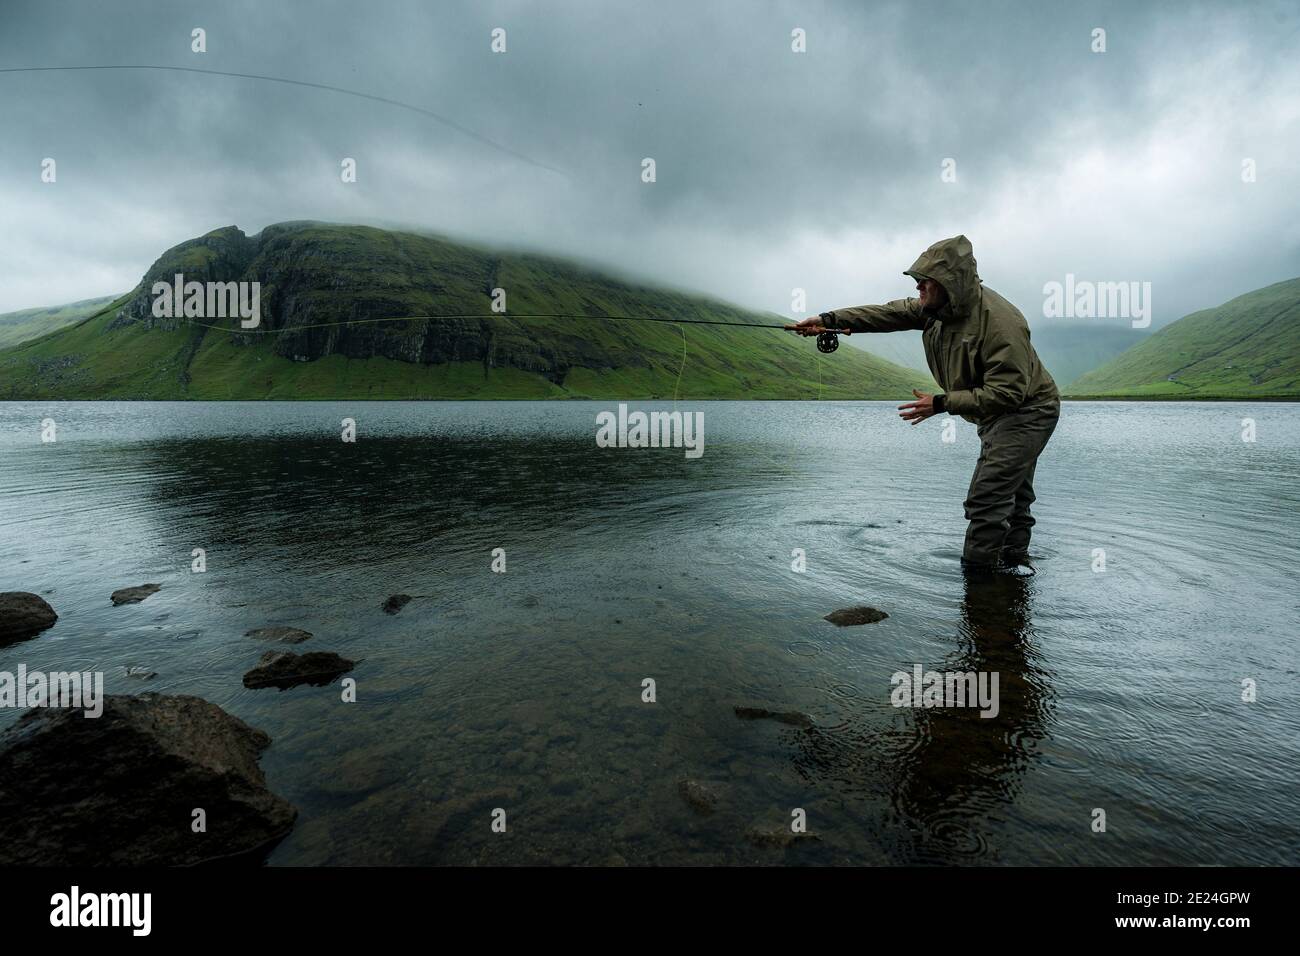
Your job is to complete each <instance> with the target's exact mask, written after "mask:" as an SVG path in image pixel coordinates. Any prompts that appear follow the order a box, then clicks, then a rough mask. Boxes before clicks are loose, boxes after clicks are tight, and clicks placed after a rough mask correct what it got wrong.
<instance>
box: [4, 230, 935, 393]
mask: <svg viewBox="0 0 1300 956" xmlns="http://www.w3.org/2000/svg"><path fill="white" fill-rule="evenodd" d="M176 272H183V273H184V274H185V277H186V280H191V279H198V280H200V281H205V280H216V281H230V280H246V281H253V280H256V281H259V282H261V284H262V285H261V300H262V326H261V329H262V330H265V331H263V332H259V333H248V332H243V331H241V330H240V329H239V328H238V319H236V318H231V319H194V320H186V319H159V318H155V317H153V316H152V313H151V306H152V295H151V287H152V283H153V281H154V280H155V279H166V280H168V281H170V279H171V276H172V275H173V274H174V273H176ZM494 288H503V289H505V290H506V294H507V304H508V309H509V313H513V314H519V313H533V312H562V313H574V314H577V315H591V316H593V318H590V319H587V318H539V319H526V318H512V317H510V316H509V315H505V316H492V317H490V318H466V319H444V320H437V319H420V318H414V319H403V318H394V319H393V320H392V321H376V320H386V319H388V318H390V317H402V316H412V315H428V314H444V315H445V314H449V313H472V314H474V315H476V316H479V315H488V314H490V291H491V290H492V289H494ZM600 314H613V315H650V316H665V317H671V318H681V319H710V320H720V321H729V322H770V323H776V324H779V323H780V322H781V321H782V319H781V318H780V317H778V316H775V315H764V314H758V313H752V312H748V311H746V310H743V309H740V308H737V307H735V306H732V305H728V304H726V303H724V302H719V301H715V300H711V299H708V298H705V297H702V296H699V295H692V294H688V293H684V292H679V291H674V290H668V289H662V288H655V287H651V286H646V285H640V284H637V283H635V282H630V281H627V280H623V279H616V278H612V277H609V276H606V275H602V274H600V273H598V272H595V271H592V270H591V269H589V268H587V267H584V266H579V265H576V264H573V263H569V262H563V261H559V260H554V259H548V258H545V257H540V256H534V255H527V254H520V253H497V252H493V251H490V250H484V249H478V248H475V247H472V246H468V245H464V244H460V243H454V242H450V241H447V240H445V239H441V238H437V237H433V236H425V235H418V234H414V233H403V232H391V231H386V230H380V229H372V228H369V227H358V226H340V225H330V224H323V223H281V224H279V225H276V226H269V227H267V228H266V229H265V230H264V231H263V232H262V233H261V234H260V235H259V236H256V237H247V236H245V235H244V234H243V233H242V232H240V231H239V230H238V229H235V228H234V227H227V228H225V229H219V230H215V231H214V232H212V233H209V234H207V235H206V236H203V237H200V238H199V239H195V240H191V241H189V242H186V243H182V244H181V245H180V246H177V247H175V248H173V249H171V250H168V252H167V253H165V254H164V255H163V256H162V257H161V258H160V259H159V260H158V262H156V263H155V264H154V266H153V267H152V268H151V269H150V270H149V272H148V273H147V274H146V276H145V278H144V280H143V281H142V282H141V284H140V286H138V287H137V288H136V289H135V290H133V291H132V292H131V293H128V294H127V295H126V296H124V297H123V298H121V299H118V300H115V301H114V302H113V303H112V304H111V305H110V306H109V307H108V308H105V309H102V310H101V311H99V312H97V313H95V314H94V315H92V316H90V317H89V318H87V319H85V320H83V321H82V322H80V323H78V324H76V325H74V326H72V327H69V328H65V329H62V330H60V331H57V332H55V333H53V334H50V335H46V336H43V337H42V338H40V339H36V340H33V341H29V342H25V343H23V344H21V345H18V346H16V347H11V348H8V349H5V350H0V398H6V399H18V398H69V399H71V398H131V399H183V398H189V399H269V398H275V399H289V398H298V399H329V398H372V399H396V398H446V399H454V398H570V397H572V398H633V399H634V398H672V397H673V396H674V395H675V394H676V395H678V396H679V397H681V398H698V399H710V398H782V399H812V398H817V397H819V396H820V397H823V398H827V399H831V398H897V397H905V396H907V395H909V393H910V389H911V388H913V387H932V385H931V383H929V379H928V376H925V375H922V374H919V373H917V372H915V371H912V370H908V369H902V368H899V367H897V366H895V365H892V364H891V363H888V362H885V361H882V360H880V359H878V358H875V357H874V356H871V355H868V354H865V353H862V352H860V351H859V350H857V349H845V348H841V349H840V350H839V351H838V352H836V353H834V354H833V355H825V356H823V355H820V354H819V353H818V352H817V351H816V348H815V346H814V345H813V343H812V341H811V340H808V339H798V338H796V337H795V336H793V335H790V334H789V333H785V332H781V331H778V330H767V329H748V328H743V329H728V328H725V327H718V326H694V325H671V324H658V323H641V322H622V321H609V320H602V319H599V318H595V317H594V316H597V315H600ZM205 324H208V325H213V326H217V328H205V327H204V325H205ZM683 348H684V349H685V360H684V361H683Z"/></svg>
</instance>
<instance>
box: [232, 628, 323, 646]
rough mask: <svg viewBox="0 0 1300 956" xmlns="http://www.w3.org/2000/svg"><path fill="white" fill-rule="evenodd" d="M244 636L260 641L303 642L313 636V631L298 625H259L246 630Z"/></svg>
mask: <svg viewBox="0 0 1300 956" xmlns="http://www.w3.org/2000/svg"><path fill="white" fill-rule="evenodd" d="M244 637H253V638H256V639H257V640H259V641H279V642H280V643H281V644H301V643H302V642H303V641H305V640H307V639H308V638H309V637H311V631H304V630H303V629H302V628H298V627H257V628H254V629H253V630H251V631H245V632H244Z"/></svg>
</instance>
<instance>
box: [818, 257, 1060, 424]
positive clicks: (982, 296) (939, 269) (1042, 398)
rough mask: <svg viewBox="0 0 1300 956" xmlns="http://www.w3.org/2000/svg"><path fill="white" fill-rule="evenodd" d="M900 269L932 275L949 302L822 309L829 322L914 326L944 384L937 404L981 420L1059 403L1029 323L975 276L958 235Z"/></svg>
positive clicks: (858, 328) (881, 328)
mask: <svg viewBox="0 0 1300 956" xmlns="http://www.w3.org/2000/svg"><path fill="white" fill-rule="evenodd" d="M904 275H909V276H912V277H913V278H917V279H920V278H927V279H934V280H935V281H937V282H938V283H939V284H940V285H942V286H943V288H944V290H945V291H946V292H947V293H948V302H947V304H946V305H944V307H943V308H942V309H940V310H939V311H937V312H934V313H923V312H922V311H921V303H920V300H918V299H896V300H894V301H893V302H887V303H885V304H884V305H862V306H858V307H857V308H852V309H836V310H835V311H834V312H824V313H822V316H821V317H822V319H823V321H825V322H826V323H827V324H828V325H829V326H830V327H832V328H840V329H850V330H852V331H854V332H898V331H902V330H904V329H919V330H921V339H922V341H923V342H924V343H925V360H926V361H927V362H928V363H929V365H930V372H931V373H932V374H933V375H934V380H935V381H936V382H938V383H939V386H940V387H941V388H942V389H943V390H944V394H943V396H942V398H940V397H939V396H936V398H935V403H936V406H938V407H939V409H940V411H946V412H948V413H949V414H952V415H960V416H961V417H962V418H964V419H966V421H968V422H972V423H974V424H977V425H979V424H983V423H985V422H989V421H992V420H993V419H994V418H997V417H998V416H999V415H1001V414H1003V413H1005V412H1012V411H1016V410H1018V409H1021V408H1031V407H1035V406H1039V405H1041V406H1049V405H1052V404H1054V403H1057V404H1059V402H1060V394H1059V393H1058V392H1057V390H1056V383H1055V382H1054V381H1052V376H1051V375H1049V374H1048V372H1047V369H1045V368H1044V367H1043V363H1042V361H1040V360H1039V358H1038V353H1037V352H1035V351H1034V347H1033V346H1032V345H1030V344H1029V323H1027V322H1026V321H1025V317H1024V316H1023V315H1022V314H1021V313H1020V310H1019V309H1017V308H1016V307H1015V306H1014V305H1012V304H1011V303H1010V302H1008V301H1007V300H1006V299H1004V298H1002V296H1000V295H998V294H997V293H996V292H994V291H993V290H992V289H990V288H988V287H987V286H985V285H984V284H983V283H981V282H980V277H979V274H978V273H977V272H976V271H975V255H974V250H973V249H972V248H971V244H970V240H968V239H967V238H966V237H965V236H954V237H953V238H952V239H942V240H940V241H939V242H936V243H935V244H934V245H932V246H931V247H930V248H929V249H927V250H925V252H923V253H921V255H920V257H919V258H918V259H917V260H916V262H914V263H912V268H910V269H908V270H907V271H906V272H905V273H904Z"/></svg>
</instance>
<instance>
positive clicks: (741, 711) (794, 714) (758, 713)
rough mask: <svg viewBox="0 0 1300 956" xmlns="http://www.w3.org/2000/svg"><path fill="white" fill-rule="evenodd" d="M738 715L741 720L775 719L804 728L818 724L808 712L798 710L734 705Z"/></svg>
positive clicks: (808, 728) (809, 728)
mask: <svg viewBox="0 0 1300 956" xmlns="http://www.w3.org/2000/svg"><path fill="white" fill-rule="evenodd" d="M732 709H733V710H734V711H735V712H736V716H737V717H739V718H740V719H741V720H775V721H779V722H780V723H783V724H789V725H790V726H791V727H799V728H800V729H802V730H812V729H813V727H815V726H817V725H816V723H815V722H814V721H813V719H812V718H811V717H809V716H808V715H807V714H801V713H799V712H798V711H794V710H788V711H775V710H768V709H767V708H765V707H733V708H732Z"/></svg>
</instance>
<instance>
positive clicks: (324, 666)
mask: <svg viewBox="0 0 1300 956" xmlns="http://www.w3.org/2000/svg"><path fill="white" fill-rule="evenodd" d="M354 667H356V662H355V661H350V660H348V659H347V658H346V657H339V656H338V655H337V654H334V653H325V652H321V651H312V652H311V653H309V654H301V655H300V654H295V653H293V652H292V651H267V652H266V653H265V654H263V655H262V657H261V660H259V661H258V662H257V666H256V667H254V668H253V669H252V670H251V671H249V672H248V673H247V674H245V675H244V686H245V687H249V688H257V687H278V688H280V689H281V690H284V689H286V688H288V687H293V686H295V685H296V684H313V685H315V686H317V687H320V686H322V685H324V684H328V683H330V682H331V681H332V680H334V678H336V677H339V676H341V675H343V674H346V673H347V672H348V671H350V670H352V668H354Z"/></svg>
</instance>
